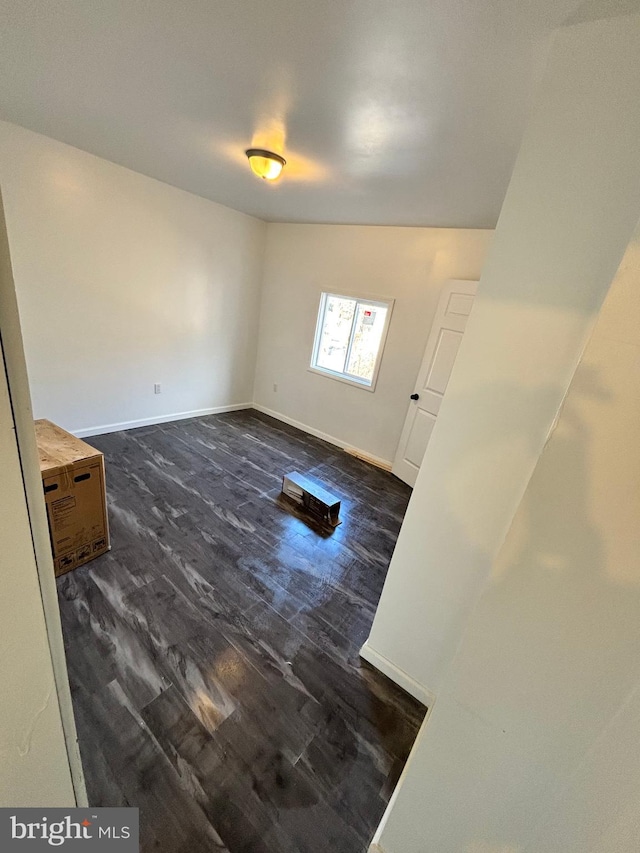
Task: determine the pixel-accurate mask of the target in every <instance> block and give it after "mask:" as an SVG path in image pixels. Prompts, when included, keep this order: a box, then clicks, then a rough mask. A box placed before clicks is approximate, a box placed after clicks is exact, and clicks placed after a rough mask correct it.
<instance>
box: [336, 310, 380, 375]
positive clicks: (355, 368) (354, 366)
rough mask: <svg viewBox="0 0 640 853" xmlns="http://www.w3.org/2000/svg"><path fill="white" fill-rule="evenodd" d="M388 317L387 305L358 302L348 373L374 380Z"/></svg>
mask: <svg viewBox="0 0 640 853" xmlns="http://www.w3.org/2000/svg"><path fill="white" fill-rule="evenodd" d="M386 318H387V308H386V307H383V306H381V305H367V303H366V302H360V303H358V311H357V314H356V320H355V323H354V335H353V344H352V345H351V352H350V353H349V364H348V365H347V370H346V372H347V373H350V374H351V375H352V376H359V377H360V378H361V379H366V380H367V382H369V383H371V382H372V380H373V370H374V368H375V365H376V358H377V356H378V349H379V347H380V341H381V340H382V332H383V331H384V323H385V320H386Z"/></svg>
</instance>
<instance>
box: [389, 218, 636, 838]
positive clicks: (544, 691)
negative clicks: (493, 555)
mask: <svg viewBox="0 0 640 853" xmlns="http://www.w3.org/2000/svg"><path fill="white" fill-rule="evenodd" d="M638 329H640V228H638V230H637V231H636V236H635V240H634V242H633V243H632V244H631V246H630V247H629V250H628V251H627V254H626V256H625V259H624V261H623V264H622V266H621V268H620V271H619V273H618V275H617V277H616V280H615V281H614V284H613V285H612V289H611V292H610V294H609V296H608V298H607V300H606V302H605V304H604V307H603V309H602V312H601V315H600V318H599V320H598V323H597V326H596V329H595V331H594V334H593V336H592V338H591V340H590V341H589V344H588V346H587V348H586V350H585V353H584V357H583V358H582V360H581V362H580V365H579V367H578V369H577V371H576V373H575V376H574V378H573V381H572V383H571V386H570V388H569V392H568V395H567V398H566V400H565V403H564V405H563V408H562V411H561V414H560V417H559V420H558V424H557V427H556V429H555V431H554V432H553V434H552V436H551V438H550V440H549V442H548V444H547V445H546V447H545V449H544V452H543V454H542V455H541V457H540V460H539V462H538V464H537V466H536V469H535V472H534V474H533V477H532V478H531V481H530V483H529V485H528V487H527V490H526V492H525V495H524V498H523V500H522V502H521V504H520V506H519V508H518V511H517V513H516V516H515V518H514V522H513V525H512V527H511V529H510V531H509V534H508V536H507V539H506V541H505V543H504V545H503V547H502V549H501V551H500V554H499V557H498V559H497V560H496V562H495V564H494V566H493V570H492V573H491V577H490V580H489V582H488V584H487V585H486V587H485V589H484V591H483V593H482V596H481V598H480V601H479V603H478V606H477V607H476V609H475V610H474V613H473V616H472V618H471V621H470V623H469V627H468V629H467V632H466V634H465V637H464V640H463V642H462V646H461V648H460V650H459V653H458V654H457V656H456V659H455V663H454V665H453V669H452V671H451V673H450V674H449V676H448V677H447V679H446V681H445V684H444V686H443V689H442V692H441V695H440V696H439V698H438V701H437V703H436V706H435V710H434V712H433V715H432V717H431V720H430V722H429V723H428V724H427V726H426V728H425V730H424V735H423V737H422V740H421V743H420V744H419V747H418V748H417V749H416V751H415V753H414V755H413V756H412V759H411V764H410V765H409V767H410V771H409V772H408V774H407V776H406V777H405V781H404V784H403V786H402V788H401V790H400V793H399V794H398V797H397V800H396V803H395V807H394V808H393V810H392V811H391V813H390V815H389V818H388V821H387V824H386V827H385V829H384V831H383V833H382V839H381V844H382V847H383V849H384V850H386V851H388V853H418V851H420V853H423V851H424V850H427V849H429V850H437V851H439V853H449V851H451V853H453V852H454V851H455V853H459V851H474V853H475V851H478V853H480V851H482V853H507V851H508V853H516V851H517V853H596V851H597V853H612V851H615V853H636V851H637V850H638V839H639V838H640V769H639V768H640V743H639V739H638V730H639V725H640V632H639V631H638V623H639V618H640V527H639V525H638V519H639V518H640V489H638V484H639V483H640V442H639V441H638V436H639V435H640V337H639V336H638Z"/></svg>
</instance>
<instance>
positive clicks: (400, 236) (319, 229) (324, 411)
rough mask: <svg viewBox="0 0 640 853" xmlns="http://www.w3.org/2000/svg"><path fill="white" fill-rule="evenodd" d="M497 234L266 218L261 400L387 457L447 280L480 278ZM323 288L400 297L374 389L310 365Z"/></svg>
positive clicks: (397, 435)
mask: <svg viewBox="0 0 640 853" xmlns="http://www.w3.org/2000/svg"><path fill="white" fill-rule="evenodd" d="M492 233H493V232H491V231H481V230H476V231H474V230H456V229H443V228H396V227H366V226H363V227H359V226H351V225H346V226H344V225H284V224H269V226H268V228H267V248H266V253H265V265H264V278H263V296H262V311H261V319H260V344H259V349H258V362H257V370H256V383H255V393H254V399H255V402H256V403H257V404H258V405H259V406H261V407H264V408H266V409H268V410H272V411H275V412H277V413H280V414H281V415H284V416H286V417H287V418H289V419H291V420H293V421H295V422H299V423H301V424H303V425H307V426H312V427H313V428H314V429H316V430H318V431H320V432H322V433H326V434H327V435H328V436H331V437H333V438H334V439H337V440H338V441H339V442H341V443H343V444H345V445H348V446H351V447H354V448H357V449H359V450H363V451H365V452H366V453H368V454H370V455H372V456H375V457H378V458H380V459H383V460H386V461H391V460H392V459H393V457H394V454H395V451H396V447H397V444H398V440H399V438H400V433H401V431H402V425H403V423H404V419H405V416H406V413H407V407H408V401H409V394H411V393H412V391H413V390H414V382H415V379H416V375H417V372H418V369H419V367H420V362H421V360H422V356H423V353H424V348H425V344H426V341H427V337H428V334H429V329H430V327H431V323H432V321H433V317H434V314H435V310H436V306H437V302H438V296H439V293H440V289H441V287H442V284H443V282H444V281H445V280H446V279H448V278H463V279H464V278H466V279H476V280H477V279H478V278H479V277H480V272H481V270H482V266H483V263H484V259H485V255H486V251H487V248H488V246H489V243H490V240H491V236H492ZM323 290H329V291H334V292H337V293H349V294H351V293H354V294H364V295H367V296H383V297H385V296H387V297H392V298H394V299H395V300H396V302H395V306H394V309H393V316H392V319H391V325H390V327H389V334H388V337H387V343H386V347H385V350H384V356H383V359H382V364H381V367H380V374H379V376H378V382H377V385H376V389H375V392H373V393H372V392H370V391H367V390H365V389H363V388H357V387H354V386H351V385H347V384H345V383H343V382H339V381H336V380H335V379H331V378H329V377H325V376H320V375H318V374H315V373H310V372H308V370H307V368H308V367H309V363H310V360H311V350H312V346H313V338H314V332H315V327H316V319H317V314H318V305H319V301H320V293H321V292H322V291H323ZM274 384H277V386H278V390H277V392H274V390H273V385H274Z"/></svg>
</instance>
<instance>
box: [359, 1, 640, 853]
mask: <svg viewBox="0 0 640 853" xmlns="http://www.w3.org/2000/svg"><path fill="white" fill-rule="evenodd" d="M639 53H640V23H639V19H638V18H637V17H631V16H630V17H625V18H619V19H612V20H607V21H597V22H593V23H585V24H580V25H577V26H575V27H571V28H567V29H565V30H561V31H559V32H558V33H557V34H556V37H555V40H554V44H553V46H552V49H551V53H550V59H549V65H548V68H547V71H546V75H545V77H544V80H543V82H542V84H541V87H540V90H539V93H538V98H537V105H536V106H535V108H534V110H533V113H532V116H531V118H530V121H529V125H528V128H527V129H526V132H525V135H524V139H523V143H522V147H521V150H520V153H519V156H518V159H517V162H516V165H515V168H514V172H513V175H512V179H511V182H510V185H509V188H508V191H507V195H506V198H505V202H504V206H503V209H502V213H501V216H500V219H499V222H498V226H497V230H496V233H495V237H494V239H493V243H492V246H491V249H490V252H489V256H488V259H487V263H486V265H485V268H484V271H483V274H482V278H481V280H480V286H479V290H478V295H477V297H476V300H475V304H474V308H473V311H472V313H471V316H470V319H469V322H468V325H467V329H466V332H465V336H464V339H463V341H462V345H461V347H460V351H459V354H458V358H457V361H456V365H455V368H454V371H453V374H452V376H451V380H450V382H449V386H448V388H447V394H446V397H445V399H444V402H443V404H442V408H441V410H440V414H439V416H438V421H437V423H436V426H435V429H434V431H433V435H432V438H431V442H430V444H429V447H428V449H427V452H426V455H425V459H424V462H423V465H422V468H421V471H420V474H419V476H418V480H417V483H416V486H415V489H414V492H413V496H412V498H411V501H410V504H409V507H408V512H407V514H406V517H405V520H404V524H403V527H402V530H401V532H400V536H399V539H398V542H397V545H396V549H395V553H394V555H393V558H392V561H391V565H390V569H389V572H388V575H387V579H386V583H385V586H384V589H383V592H382V597H381V600H380V604H379V606H378V610H377V613H376V617H375V620H374V623H373V627H372V630H371V635H370V637H369V640H368V642H367V644H366V646H365V649H364V652H365V654H366V656H367V657H368V659H372V658H375V657H376V656H377V659H378V660H381V661H384V662H385V671H386V672H387V674H391V673H393V672H396V673H397V674H398V676H399V677H398V680H399V681H400V682H401V683H404V684H410V683H411V682H412V681H413V682H415V683H417V684H418V685H421V686H422V687H423V688H426V689H427V690H430V691H431V692H433V693H436V694H437V693H438V692H439V691H440V688H441V686H442V684H443V681H444V679H445V677H446V674H447V671H448V669H449V666H450V664H451V661H452V659H453V657H454V654H455V652H456V649H457V648H458V646H459V644H460V641H461V639H462V636H463V633H464V630H465V627H466V625H467V622H468V619H469V615H470V613H471V611H472V608H473V606H474V604H475V602H476V601H477V598H478V595H479V593H480V589H481V588H482V585H483V583H484V582H485V580H486V578H487V577H488V574H489V571H490V568H491V564H492V561H493V559H494V557H495V555H496V553H497V550H498V548H499V547H500V544H501V543H502V541H503V539H504V536H505V534H506V531H507V529H508V526H509V524H510V522H511V520H512V518H513V515H514V513H515V510H516V508H517V506H518V503H519V501H520V499H521V497H522V494H523V492H524V489H525V487H526V484H527V482H528V480H529V478H530V476H531V473H532V471H533V468H534V466H535V463H536V461H537V459H538V457H539V455H540V453H541V451H542V448H543V446H544V443H545V441H546V439H547V437H548V435H549V431H550V429H551V426H552V423H553V420H554V418H555V416H556V414H557V412H558V409H559V406H560V404H561V402H562V399H563V396H564V394H565V392H566V389H567V387H568V384H569V382H570V380H571V377H572V375H573V372H574V370H575V367H576V365H577V362H578V360H579V357H580V355H581V352H582V350H583V348H584V345H585V342H586V340H587V337H588V334H589V332H590V331H591V329H592V327H593V323H594V321H595V317H596V315H597V313H598V311H599V308H600V305H601V303H602V300H603V298H604V295H605V293H606V291H607V288H608V287H609V284H610V282H611V281H612V279H613V276H614V274H615V271H616V269H617V266H618V264H619V262H620V259H621V257H622V255H623V252H624V250H625V248H626V246H627V244H628V241H629V239H630V236H631V234H632V232H633V228H634V226H635V224H636V222H637V219H638V215H639V213H640V154H639V148H638V139H639V138H640V100H639V99H638V97H637V93H638V91H640V64H639V63H638V62H637V57H638V54H639ZM399 625H402V626H403V627H402V630H401V631H400V630H398V626H399ZM436 707H437V703H436ZM425 846H426V845H425ZM435 847H436V849H439V850H442V851H444V850H445V849H447V850H448V849H452V850H453V849H455V850H456V851H457V850H459V849H461V848H459V847H452V848H449V847H446V848H445V847H438V845H437V844H436V845H435ZM397 849H402V850H403V851H404V853H408V851H409V850H414V849H415V850H416V851H417V850H418V849H420V850H422V849H424V846H423V847H417V846H413V847H409V846H406V847H398V848H397Z"/></svg>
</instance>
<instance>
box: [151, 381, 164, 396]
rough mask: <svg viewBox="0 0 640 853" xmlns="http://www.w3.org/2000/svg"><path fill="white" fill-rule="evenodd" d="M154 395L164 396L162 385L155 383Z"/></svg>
mask: <svg viewBox="0 0 640 853" xmlns="http://www.w3.org/2000/svg"><path fill="white" fill-rule="evenodd" d="M153 393H154V394H162V385H161V384H160V383H159V382H154V384H153Z"/></svg>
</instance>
